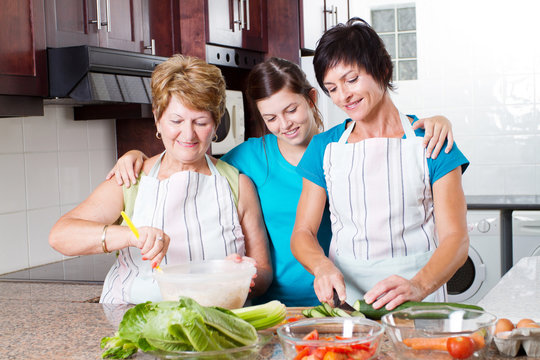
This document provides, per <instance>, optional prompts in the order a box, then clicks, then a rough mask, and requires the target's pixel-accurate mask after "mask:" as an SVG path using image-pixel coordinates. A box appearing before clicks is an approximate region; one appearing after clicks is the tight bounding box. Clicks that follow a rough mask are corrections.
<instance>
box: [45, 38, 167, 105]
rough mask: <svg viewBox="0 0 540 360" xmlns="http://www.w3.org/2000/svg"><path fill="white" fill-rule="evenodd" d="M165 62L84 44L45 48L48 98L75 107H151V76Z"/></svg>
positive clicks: (156, 57) (160, 58) (154, 57)
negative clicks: (66, 100)
mask: <svg viewBox="0 0 540 360" xmlns="http://www.w3.org/2000/svg"><path fill="white" fill-rule="evenodd" d="M166 59H167V58H165V57H160V56H155V55H148V54H140V53H135V52H130V51H122V50H114V49H107V48H100V47H94V46H86V45H84V46H72V47H63V48H48V49H47V62H48V67H49V96H50V97H51V98H53V99H56V100H60V101H62V100H63V99H70V101H71V103H75V104H107V103H108V104H110V103H136V104H151V103H152V96H151V89H150V77H151V75H152V71H153V70H154V68H155V67H156V66H157V65H158V64H160V63H161V62H163V61H165V60H166Z"/></svg>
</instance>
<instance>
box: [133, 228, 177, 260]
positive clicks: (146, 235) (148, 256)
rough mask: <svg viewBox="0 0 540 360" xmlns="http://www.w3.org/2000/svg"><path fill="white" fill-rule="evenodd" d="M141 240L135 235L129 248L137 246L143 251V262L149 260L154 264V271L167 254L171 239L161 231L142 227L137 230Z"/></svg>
mask: <svg viewBox="0 0 540 360" xmlns="http://www.w3.org/2000/svg"><path fill="white" fill-rule="evenodd" d="M137 230H138V231H139V238H138V239H137V238H136V237H135V235H132V237H131V238H130V239H129V241H128V246H135V247H137V248H139V249H141V255H142V259H143V260H149V261H150V262H151V264H152V269H153V268H155V267H157V266H159V264H160V263H161V260H163V257H164V256H165V255H166V254H167V250H168V249H169V243H170V241H171V239H170V238H169V236H168V235H167V234H165V233H164V232H163V231H161V230H160V229H157V228H154V227H149V226H142V227H140V228H137Z"/></svg>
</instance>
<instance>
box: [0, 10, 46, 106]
mask: <svg viewBox="0 0 540 360" xmlns="http://www.w3.org/2000/svg"><path fill="white" fill-rule="evenodd" d="M0 7H1V9H2V11H0V23H1V24H2V31H0V49H1V50H0V94H3V95H24V96H46V95H47V91H48V89H47V63H46V61H47V59H46V53H45V31H44V30H45V23H44V15H43V11H44V10H43V2H42V1H35V0H34V1H32V0H17V1H12V0H0ZM0 116H1V114H0Z"/></svg>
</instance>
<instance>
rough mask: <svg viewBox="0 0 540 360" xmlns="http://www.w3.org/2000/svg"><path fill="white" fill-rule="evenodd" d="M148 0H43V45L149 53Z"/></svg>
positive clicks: (150, 44)
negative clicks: (83, 46)
mask: <svg viewBox="0 0 540 360" xmlns="http://www.w3.org/2000/svg"><path fill="white" fill-rule="evenodd" d="M148 1H149V0H45V10H46V12H45V18H46V24H47V46H49V47H64V46H76V45H91V46H100V47H106V48H113V49H118V50H127V51H134V52H140V53H143V52H144V53H152V50H153V49H152V40H151V39H150V35H149V34H150V29H149V25H148V21H149V20H148Z"/></svg>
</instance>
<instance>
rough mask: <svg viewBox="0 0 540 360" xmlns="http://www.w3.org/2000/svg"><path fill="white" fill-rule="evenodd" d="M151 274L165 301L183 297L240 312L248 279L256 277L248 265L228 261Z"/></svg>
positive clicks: (167, 267)
mask: <svg viewBox="0 0 540 360" xmlns="http://www.w3.org/2000/svg"><path fill="white" fill-rule="evenodd" d="M160 268H161V271H159V270H158V271H155V272H154V279H155V280H156V281H157V283H158V285H159V290H160V292H161V296H162V297H163V300H165V301H178V298H179V297H180V296H187V297H190V298H192V299H193V300H195V301H196V302H198V303H199V304H200V305H202V306H220V307H222V308H225V309H237V308H241V307H242V306H243V305H244V303H245V302H246V299H247V296H248V292H249V285H250V283H251V278H252V277H253V275H254V274H255V273H256V271H257V270H256V269H255V266H254V265H253V264H252V263H249V262H246V261H243V262H239V263H237V262H234V261H232V260H208V261H200V262H190V263H185V264H178V265H163V266H160Z"/></svg>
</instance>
